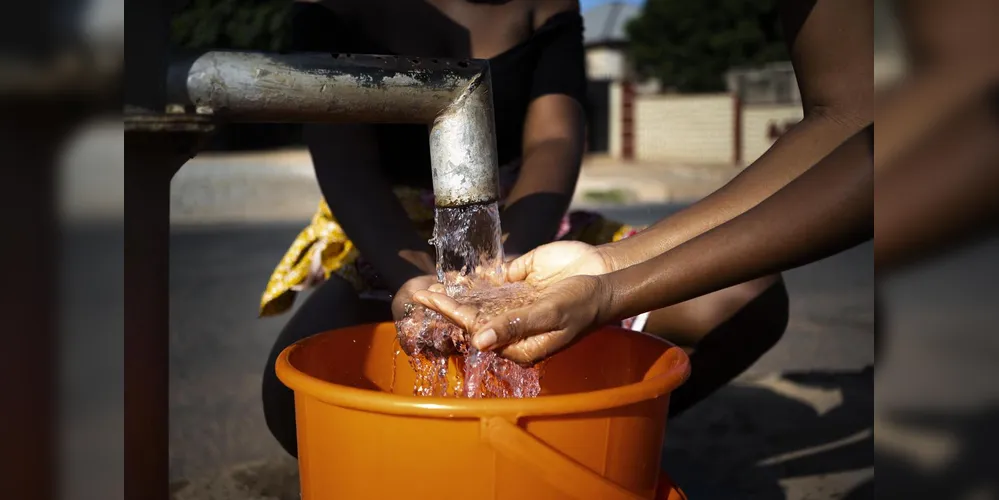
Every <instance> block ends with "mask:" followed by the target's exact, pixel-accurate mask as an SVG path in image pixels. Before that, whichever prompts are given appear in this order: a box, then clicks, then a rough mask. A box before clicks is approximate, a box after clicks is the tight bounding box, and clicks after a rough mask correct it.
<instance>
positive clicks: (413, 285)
mask: <svg viewBox="0 0 999 500" xmlns="http://www.w3.org/2000/svg"><path fill="white" fill-rule="evenodd" d="M436 284H437V276H434V275H430V274H427V275H424V276H417V277H415V278H413V279H411V280H409V281H407V282H405V283H403V285H402V288H399V291H398V292H396V293H395V295H394V296H392V319H394V320H395V321H399V320H400V319H402V318H403V317H404V316H405V315H406V304H407V303H410V302H413V293H415V292H417V291H419V290H426V289H427V288H430V287H431V286H433V285H436Z"/></svg>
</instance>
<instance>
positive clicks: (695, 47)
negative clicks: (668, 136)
mask: <svg viewBox="0 0 999 500" xmlns="http://www.w3.org/2000/svg"><path fill="white" fill-rule="evenodd" d="M776 3H777V0H647V2H646V3H645V6H644V7H643V9H642V13H641V14H640V15H639V16H638V17H636V18H635V19H633V20H632V21H631V23H629V25H628V26H627V31H628V36H629V38H630V44H629V52H630V55H631V57H632V60H633V61H634V62H635V68H636V70H637V71H638V72H639V73H640V74H641V75H643V76H647V77H654V78H658V79H659V81H661V82H662V84H663V87H664V88H668V89H673V90H676V91H679V92H715V91H719V90H724V89H725V72H726V71H727V70H729V69H730V68H735V67H746V66H756V65H760V64H763V63H767V62H772V61H786V60H787V59H788V55H787V50H786V48H785V46H784V41H783V38H782V37H781V29H780V20H779V18H778V16H777V12H776Z"/></svg>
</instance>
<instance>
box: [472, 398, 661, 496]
mask: <svg viewBox="0 0 999 500" xmlns="http://www.w3.org/2000/svg"><path fill="white" fill-rule="evenodd" d="M482 439H483V440H484V441H486V442H487V443H488V444H489V445H490V446H492V448H493V449H494V450H496V451H497V452H498V453H499V454H500V455H503V456H504V457H506V458H507V459H509V460H513V461H516V462H517V463H520V464H523V465H525V466H527V467H528V468H530V469H531V470H533V471H534V472H535V474H537V476H538V477H541V478H544V479H545V480H547V481H548V482H549V483H551V484H552V485H553V486H555V487H557V488H559V489H560V490H562V492H563V493H565V494H567V495H569V496H572V497H575V498H579V499H586V498H600V499H605V500H648V499H647V498H645V497H643V496H640V495H638V494H636V493H634V492H632V491H629V490H627V489H625V488H623V487H621V486H620V485H618V484H616V483H614V482H612V481H608V480H607V479H606V478H604V477H603V476H600V475H599V474H596V473H595V472H593V471H592V470H590V469H589V468H587V467H586V466H584V465H582V464H580V463H579V462H576V461H575V460H573V459H571V458H569V457H567V456H565V455H564V454H562V453H561V452H559V451H557V450H554V449H552V448H551V447H549V446H548V445H547V444H545V443H543V442H541V441H539V440H538V439H537V438H535V437H534V436H532V435H531V434H529V433H528V432H526V431H524V430H523V429H521V428H520V427H519V426H518V425H516V424H514V423H512V422H510V421H508V420H506V419H504V418H502V417H488V418H483V419H482Z"/></svg>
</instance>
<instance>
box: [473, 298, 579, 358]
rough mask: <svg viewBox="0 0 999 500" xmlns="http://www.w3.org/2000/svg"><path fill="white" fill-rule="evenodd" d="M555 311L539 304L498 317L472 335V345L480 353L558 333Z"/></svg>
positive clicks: (551, 307) (541, 303) (544, 303)
mask: <svg viewBox="0 0 999 500" xmlns="http://www.w3.org/2000/svg"><path fill="white" fill-rule="evenodd" d="M560 317H561V315H560V314H558V311H557V309H556V308H555V307H554V306H553V305H552V304H551V303H549V302H546V301H540V302H537V303H535V304H532V305H530V306H528V307H522V308H520V309H515V310H513V311H509V312H505V313H503V314H499V315H497V316H495V317H493V318H491V319H490V320H489V321H487V322H486V324H485V326H483V327H482V328H479V329H477V331H476V333H475V334H474V335H472V345H473V346H475V347H476V348H477V349H479V350H481V351H484V350H490V349H495V348H497V347H501V346H505V345H507V344H510V343H513V342H516V341H518V340H521V339H524V338H527V337H530V336H534V335H538V334H542V333H548V332H553V331H558V330H561V329H562V328H563V327H562V325H560V324H559V323H560V321H559V318H560Z"/></svg>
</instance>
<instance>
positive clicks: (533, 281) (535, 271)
mask: <svg viewBox="0 0 999 500" xmlns="http://www.w3.org/2000/svg"><path fill="white" fill-rule="evenodd" d="M613 270H614V269H613V268H612V267H611V265H610V261H609V260H608V259H607V258H606V256H605V255H604V253H603V252H602V251H601V250H600V248H599V247H595V246H592V245H587V244H586V243H582V242H579V241H556V242H554V243H549V244H547V245H542V246H540V247H538V248H535V249H534V250H531V251H530V252H527V253H526V254H524V255H522V256H520V257H517V258H515V259H513V260H512V261H510V262H509V263H508V264H507V265H506V280H507V281H510V282H516V281H526V282H527V283H528V284H530V285H533V286H535V287H542V288H543V287H546V286H548V285H551V284H553V283H555V282H558V281H562V280H564V279H566V278H569V277H571V276H579V275H584V276H599V275H601V274H607V273H609V272H611V271H613Z"/></svg>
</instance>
